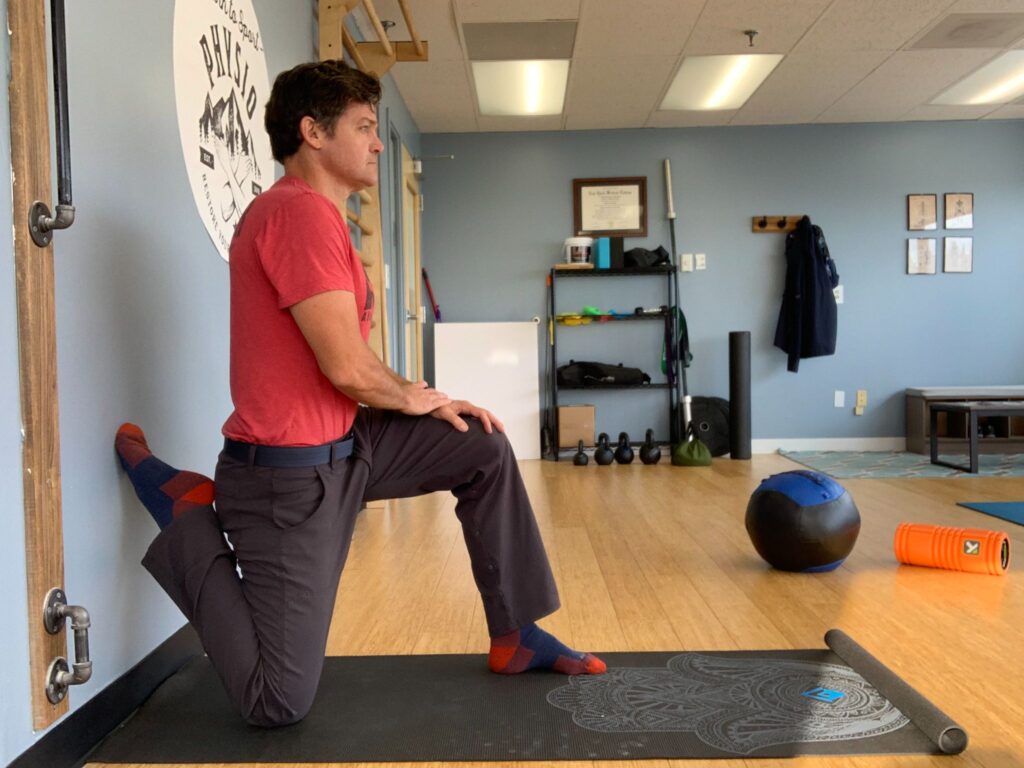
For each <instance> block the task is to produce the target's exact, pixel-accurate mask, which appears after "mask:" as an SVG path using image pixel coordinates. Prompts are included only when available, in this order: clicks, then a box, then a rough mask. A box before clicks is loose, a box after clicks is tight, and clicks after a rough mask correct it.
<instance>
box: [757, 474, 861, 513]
mask: <svg viewBox="0 0 1024 768" xmlns="http://www.w3.org/2000/svg"><path fill="white" fill-rule="evenodd" d="M762 491H777V492H778V493H781V494H784V495H786V496H788V497H789V498H791V499H792V500H793V501H795V502H796V503H797V504H799V505H800V506H813V505H815V504H824V503H826V502H829V501H835V500H836V499H838V498H839V497H840V496H842V495H843V494H844V493H846V489H845V488H843V486H841V485H840V484H839V483H837V482H836V481H835V480H833V479H832V478H831V477H829V476H828V475H823V474H821V473H820V472H813V471H811V470H809V469H797V470H794V471H792V472H782V473H780V474H778V475H772V476H771V477H769V478H768V479H767V480H763V481H762V482H761V485H759V486H758V487H757V490H756V491H754V493H761V492H762Z"/></svg>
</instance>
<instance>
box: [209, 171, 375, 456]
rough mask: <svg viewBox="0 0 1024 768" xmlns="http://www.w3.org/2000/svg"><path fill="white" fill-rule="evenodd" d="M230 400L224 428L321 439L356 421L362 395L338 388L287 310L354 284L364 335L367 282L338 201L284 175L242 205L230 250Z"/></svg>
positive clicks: (287, 441) (237, 435) (238, 434)
mask: <svg viewBox="0 0 1024 768" xmlns="http://www.w3.org/2000/svg"><path fill="white" fill-rule="evenodd" d="M230 256H231V258H230V262H229V263H230V273H231V400H232V403H233V404H234V406H235V410H234V412H233V413H232V414H231V416H229V417H228V420H227V421H226V422H225V423H224V427H223V430H222V432H223V433H224V435H225V436H226V437H230V438H233V439H235V440H242V441H244V442H248V443H259V444H261V445H321V444H323V443H328V442H331V441H332V440H337V439H338V438H339V437H341V436H343V435H344V434H345V433H346V432H348V430H349V429H350V428H351V426H352V422H353V421H354V420H355V415H356V409H357V408H358V404H357V403H356V402H355V401H354V400H352V399H351V398H349V397H347V396H346V395H344V394H342V393H341V392H340V391H338V390H337V389H335V388H334V386H333V385H332V384H331V382H330V381H329V380H328V379H327V377H326V376H324V374H323V373H322V372H321V371H320V367H319V366H318V365H317V362H316V357H315V356H314V354H313V350H312V349H311V348H310V346H309V344H308V343H306V339H305V337H304V336H303V335H302V332H301V331H300V330H299V326H298V325H297V324H296V323H295V320H294V318H292V314H291V312H290V311H289V310H288V308H289V307H290V306H292V305H293V304H297V303H298V302H300V301H302V300H303V299H308V298H309V297H310V296H315V295H316V294H318V293H323V292H324V291H350V292H351V293H353V294H354V295H355V301H356V306H357V307H361V308H362V311H361V314H360V322H359V330H360V332H361V333H362V336H363V340H364V341H365V340H366V339H368V338H369V335H370V322H371V320H372V317H373V289H372V288H371V287H370V286H369V283H368V281H367V279H366V271H365V270H364V269H363V265H362V262H360V261H359V257H358V256H357V255H356V252H355V249H354V248H353V247H352V240H351V239H350V237H349V232H348V226H347V225H346V223H345V220H344V219H343V218H342V215H341V213H340V212H339V211H338V209H337V207H336V206H335V205H334V203H332V202H331V201H330V200H329V199H328V198H326V197H324V196H323V195H321V194H320V193H318V192H316V191H314V190H313V188H312V187H310V186H309V185H308V184H307V183H306V182H305V181H302V180H301V179H298V178H295V177H292V176H285V177H283V178H282V179H280V180H279V181H278V182H277V183H276V184H274V186H272V187H271V188H270V189H268V190H267V191H266V192H264V193H263V194H261V195H259V196H257V197H256V199H255V200H253V201H252V203H251V204H250V205H249V207H248V209H246V211H245V214H244V215H243V216H242V219H241V220H240V221H239V222H238V226H237V228H236V229H235V235H234V238H233V239H232V241H231V252H230Z"/></svg>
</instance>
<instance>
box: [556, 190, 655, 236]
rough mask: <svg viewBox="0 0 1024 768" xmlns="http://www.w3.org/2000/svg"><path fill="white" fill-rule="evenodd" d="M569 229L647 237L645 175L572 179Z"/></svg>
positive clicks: (580, 233) (583, 233) (580, 232)
mask: <svg viewBox="0 0 1024 768" xmlns="http://www.w3.org/2000/svg"><path fill="white" fill-rule="evenodd" d="M572 213H573V232H574V233H575V234H576V235H577V236H583V237H647V177H646V176H633V177H627V178H618V179H573V180H572Z"/></svg>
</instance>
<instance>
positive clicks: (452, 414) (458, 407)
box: [430, 400, 505, 434]
mask: <svg viewBox="0 0 1024 768" xmlns="http://www.w3.org/2000/svg"><path fill="white" fill-rule="evenodd" d="M430 415H431V416H433V417H434V418H435V419H441V421H447V422H448V423H449V424H451V425H452V426H453V427H455V429H457V430H459V432H466V431H468V430H469V425H468V424H467V423H466V421H465V419H463V418H462V416H472V417H473V418H475V419H479V420H480V423H481V424H482V425H483V428H484V432H486V433H487V434H491V432H493V431H494V430H495V429H497V430H498V431H499V432H504V431H505V425H504V424H502V423H501V421H500V420H499V419H498V417H497V416H495V415H494V414H493V413H491V412H490V411H488V410H487V409H486V408H480V407H479V406H476V405H473V404H472V403H471V402H469V401H468V400H452V401H451V402H450V403H449V404H448V405H444V406H441V407H440V408H436V409H435V410H433V411H431V412H430Z"/></svg>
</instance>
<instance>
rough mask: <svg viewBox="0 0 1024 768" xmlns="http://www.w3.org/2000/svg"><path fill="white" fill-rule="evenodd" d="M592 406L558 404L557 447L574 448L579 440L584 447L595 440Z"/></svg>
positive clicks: (591, 444)
mask: <svg viewBox="0 0 1024 768" xmlns="http://www.w3.org/2000/svg"><path fill="white" fill-rule="evenodd" d="M595 435H596V433H595V432H594V406H592V405H560V406H558V447H559V448H575V447H576V446H577V445H579V442H580V440H582V441H583V445H584V446H586V447H588V448H589V447H592V446H593V445H594V442H595Z"/></svg>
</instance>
